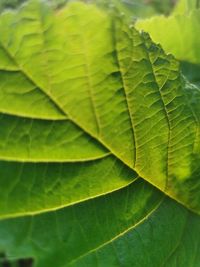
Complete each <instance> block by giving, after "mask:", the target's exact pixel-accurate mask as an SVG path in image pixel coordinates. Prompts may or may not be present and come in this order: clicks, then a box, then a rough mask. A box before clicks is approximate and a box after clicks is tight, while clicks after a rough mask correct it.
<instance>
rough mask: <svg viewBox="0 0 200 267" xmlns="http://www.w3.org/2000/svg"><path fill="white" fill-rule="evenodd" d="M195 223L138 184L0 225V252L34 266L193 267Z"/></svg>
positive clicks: (195, 261)
mask: <svg viewBox="0 0 200 267" xmlns="http://www.w3.org/2000/svg"><path fill="white" fill-rule="evenodd" d="M88 218H90V219H88ZM199 224H200V219H199V217H198V216H196V215H194V214H192V213H191V212H189V211H188V210H186V209H185V208H183V207H181V206H180V205H179V204H176V203H175V202H174V201H172V200H170V199H168V198H166V197H163V195H162V194H161V193H160V192H159V191H157V190H156V189H155V188H153V187H152V186H150V185H148V184H147V183H144V182H143V181H141V180H138V181H137V182H135V183H133V184H132V185H130V186H129V187H127V188H125V189H122V190H120V191H118V192H114V193H113V194H108V195H106V196H104V197H101V198H97V199H94V200H90V201H88V202H85V203H83V204H79V205H75V206H73V207H68V208H64V209H61V210H59V211H55V212H51V213H46V214H41V215H37V216H34V217H22V218H18V219H10V220H5V221H2V222H0V236H1V239H0V248H1V250H2V251H4V250H6V251H7V257H9V258H10V259H11V260H15V259H16V258H19V257H22V256H23V257H25V256H26V257H28V258H29V257H32V258H33V259H34V260H35V266H36V267H47V266H54V265H55V264H56V266H57V267H61V266H65V267H68V266H70V267H71V266H81V267H82V266H88V267H90V266H93V267H95V266H133V267H141V266H167V267H168V266H170V267H171V266H177V265H175V264H178V266H182V267H188V266H193V267H195V266H198V265H197V264H198V263H199V260H200V258H199V255H200V254H199V244H200V238H199V234H198V236H197V233H199ZM185 253H186V254H185ZM170 264H171V265H170Z"/></svg>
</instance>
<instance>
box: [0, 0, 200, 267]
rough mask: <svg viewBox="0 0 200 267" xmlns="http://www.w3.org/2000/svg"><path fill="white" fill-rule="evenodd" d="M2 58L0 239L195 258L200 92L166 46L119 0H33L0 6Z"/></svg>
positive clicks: (115, 262)
mask: <svg viewBox="0 0 200 267" xmlns="http://www.w3.org/2000/svg"><path fill="white" fill-rule="evenodd" d="M0 59H1V60H0V77H1V79H0V112H1V114H0V125H1V129H0V159H1V161H0V200H1V202H0V218H1V221H0V251H2V252H3V253H5V255H6V257H7V258H8V259H9V260H11V261H12V260H16V259H19V258H26V257H27V258H33V259H34V264H35V266H37V267H45V266H47V267H51V266H52V264H54V263H56V266H57V267H59V266H60V267H64V266H66V267H67V266H81V267H82V266H98V265H99V266H101V267H104V266H105V267H107V266H109V267H116V266H117V267H118V266H119V267H121V266H125V267H127V266H128V267H129V266H130V267H132V266H135V267H146V266H167V267H169V266H170V265H169V264H171V265H172V266H173V265H174V264H176V262H177V257H178V260H179V265H180V266H183V267H188V266H190V265H191V266H192V267H198V266H196V264H197V263H198V262H199V256H198V255H199V253H198V247H199V215H197V214H199V213H200V205H199V203H200V182H199V169H200V166H199V154H200V138H199V137H200V131H199V126H200V109H199V98H200V91H199V89H198V88H197V87H196V86H194V85H191V84H190V83H189V82H188V81H186V80H185V78H184V77H183V76H182V74H181V73H180V68H179V64H178V62H177V61H176V60H175V59H174V57H173V56H171V55H166V53H165V52H164V51H163V50H162V48H161V47H160V46H159V45H155V44H154V43H153V42H152V41H151V39H150V38H149V36H148V35H147V34H145V33H139V32H138V31H137V30H136V29H135V28H134V27H133V26H130V25H128V24H127V22H126V19H124V18H123V16H121V15H120V14H119V13H118V12H116V10H111V9H109V10H105V9H103V8H98V7H96V6H95V5H93V4H85V3H81V2H75V3H69V4H67V5H66V6H65V7H64V8H62V9H59V10H56V11H55V10H54V9H53V8H52V7H51V5H50V4H48V3H47V2H44V1H39V0H32V1H28V2H27V3H26V4H24V5H23V6H21V7H20V8H19V9H18V10H16V11H6V12H4V13H3V14H2V15H0ZM138 177H141V178H138ZM148 182H149V183H151V184H152V185H154V186H155V187H157V189H156V188H154V187H153V186H152V185H150V184H149V183H148ZM158 189H159V190H158ZM114 191H116V192H114ZM166 195H168V196H169V197H171V199H170V198H169V197H167V196H166ZM173 199H174V200H173ZM79 202H80V203H79ZM177 202H180V203H181V204H178V203H177ZM186 207H187V208H189V209H190V210H192V211H194V212H195V213H197V214H194V213H192V211H188V210H187V208H186ZM10 217H13V218H10ZM15 217H17V218H15ZM189 230H190V231H189ZM163 233H164V235H165V236H164V240H165V244H164V245H163V236H162V235H163ZM195 237H196V238H195ZM152 240H153V244H152ZM179 243H183V246H180V245H179ZM159 248H160V253H156V251H157V250H158V249H159ZM147 251H150V252H151V253H150V254H149V255H147V256H145V257H144V254H145V255H146V254H147ZM184 252H186V255H187V260H185V261H183V260H184V258H183V259H182V258H180V259H179V257H180V255H182V254H183V253H184ZM135 259H136V260H135ZM134 264H135V265H134ZM54 265H55V264H54ZM170 267H171V266H170Z"/></svg>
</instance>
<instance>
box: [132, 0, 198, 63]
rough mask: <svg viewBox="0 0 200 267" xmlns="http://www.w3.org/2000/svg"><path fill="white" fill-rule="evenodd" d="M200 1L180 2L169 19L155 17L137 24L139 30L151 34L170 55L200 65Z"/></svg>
mask: <svg viewBox="0 0 200 267" xmlns="http://www.w3.org/2000/svg"><path fill="white" fill-rule="evenodd" d="M196 7H198V1H194V0H192V1H180V4H179V5H178V6H177V9H176V10H175V11H174V13H172V15H171V16H169V17H164V16H155V17H152V18H150V19H147V20H140V21H138V22H137V28H138V29H142V30H144V31H147V32H149V33H150V35H151V37H152V38H153V40H154V41H155V42H157V43H160V44H161V45H162V47H163V48H164V49H165V51H166V52H168V53H173V55H175V56H176V57H177V58H178V59H179V60H182V61H188V62H190V63H194V64H200V52H199V45H200V37H199V36H200V35H199V28H200V9H199V8H196Z"/></svg>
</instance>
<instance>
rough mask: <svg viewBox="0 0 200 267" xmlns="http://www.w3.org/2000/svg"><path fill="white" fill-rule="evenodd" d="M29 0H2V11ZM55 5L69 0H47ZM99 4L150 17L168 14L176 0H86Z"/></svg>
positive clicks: (0, 2) (0, 7)
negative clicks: (111, 5)
mask: <svg viewBox="0 0 200 267" xmlns="http://www.w3.org/2000/svg"><path fill="white" fill-rule="evenodd" d="M25 1H27V0H0V12H2V11H3V10H4V9H5V8H16V7H17V6H19V5H20V4H21V3H23V2H25ZM47 1H49V2H51V3H52V4H53V5H54V6H55V7H57V8H58V7H60V6H62V5H64V4H65V3H66V2H68V0H47ZM85 2H96V3H98V4H114V5H116V6H117V7H118V8H120V9H121V10H122V11H123V12H127V13H128V14H130V15H131V14H132V15H135V16H139V17H148V16H152V15H154V14H165V15H168V14H169V13H170V12H171V10H172V9H173V7H174V5H175V3H176V0H162V1H160V0H89V1H88V0H85Z"/></svg>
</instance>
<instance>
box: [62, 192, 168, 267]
mask: <svg viewBox="0 0 200 267" xmlns="http://www.w3.org/2000/svg"><path fill="white" fill-rule="evenodd" d="M164 199H165V195H163V197H162V198H161V200H160V201H159V202H158V203H157V204H156V205H155V206H154V208H152V209H151V211H150V212H149V213H147V214H146V215H145V216H144V217H143V218H142V219H141V220H139V221H138V222H137V223H135V224H134V225H132V226H131V227H129V228H127V229H126V230H125V231H123V232H121V233H119V234H118V235H116V236H115V237H113V238H112V239H110V240H108V241H106V242H104V243H103V244H101V245H100V246H98V247H96V248H94V249H91V250H90V251H89V252H87V253H85V254H82V255H81V256H79V257H78V258H76V259H74V260H72V261H71V262H69V263H68V264H67V265H66V266H65V267H68V266H70V265H71V264H73V263H75V262H77V261H78V260H80V259H82V258H84V257H87V256H88V255H90V254H92V253H95V252H97V251H98V250H100V249H102V248H104V247H105V246H107V245H109V244H111V243H113V242H114V241H115V240H117V239H118V238H120V237H122V236H124V235H125V234H126V233H128V232H130V231H132V230H134V229H135V228H136V227H139V226H140V225H142V224H143V223H145V221H147V220H148V218H149V217H150V216H152V215H153V214H154V213H155V212H156V211H157V210H158V209H159V207H160V206H161V204H162V203H163V201H164Z"/></svg>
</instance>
